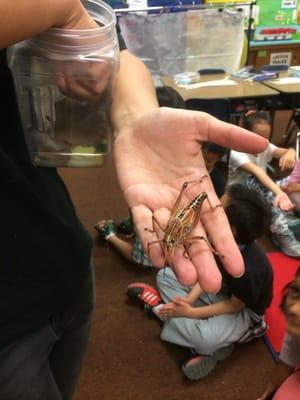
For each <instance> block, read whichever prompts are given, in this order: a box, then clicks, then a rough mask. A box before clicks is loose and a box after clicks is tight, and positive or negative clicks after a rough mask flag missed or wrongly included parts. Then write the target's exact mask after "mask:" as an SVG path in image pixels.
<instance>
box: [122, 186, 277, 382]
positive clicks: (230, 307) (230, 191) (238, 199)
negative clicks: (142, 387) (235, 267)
mask: <svg viewBox="0 0 300 400" xmlns="http://www.w3.org/2000/svg"><path fill="white" fill-rule="evenodd" d="M220 201H221V203H222V205H223V207H224V209H225V212H226V214H227V217H228V220H229V223H230V225H231V228H232V232H233V234H234V236H235V239H236V241H237V243H238V244H239V247H240V250H241V253H242V256H243V258H244V263H245V273H244V275H243V276H241V277H239V278H231V277H230V276H229V275H228V274H227V273H226V272H225V271H224V269H223V268H222V266H221V263H220V262H219V268H220V273H221V274H222V276H223V287H222V289H221V291H220V292H219V293H217V294H210V293H205V292H204V291H203V290H202V289H201V287H200V286H199V284H198V283H197V284H196V285H195V286H193V287H192V288H191V287H185V286H183V285H181V284H180V283H179V281H178V280H177V278H176V276H175V274H174V272H173V271H172V270H171V268H169V267H167V268H165V269H163V270H160V271H159V272H158V274H157V286H158V291H157V290H156V289H154V288H153V287H151V286H149V285H147V284H145V283H133V284H131V285H129V286H128V287H127V295H128V296H129V297H130V298H132V299H134V300H137V301H138V302H141V303H142V304H143V306H144V308H145V309H148V310H151V312H152V313H154V314H155V315H156V316H157V317H158V318H160V319H161V320H162V321H163V328H162V332H161V339H162V340H164V341H167V342H170V343H174V344H177V345H179V346H184V347H187V348H189V349H190V351H191V353H192V356H190V357H189V358H188V359H187V361H186V362H185V363H184V364H183V366H182V371H183V373H184V375H185V376H186V377H187V378H189V379H191V380H196V379H201V378H203V377H204V376H206V375H208V374H209V373H210V372H211V371H212V370H213V369H214V367H215V365H216V364H217V362H218V361H222V360H224V359H225V358H227V357H228V356H229V355H230V354H231V352H232V351H233V348H234V344H235V343H244V342H248V341H250V340H252V339H254V338H257V337H260V336H262V335H263V334H264V333H265V332H266V329H267V326H266V323H265V322H264V313H265V310H266V308H267V307H269V305H270V303H271V300H272V295H273V272H272V267H271V265H270V263H269V261H268V259H267V257H266V256H265V254H264V252H263V251H262V250H261V248H260V247H259V246H258V245H257V244H256V243H255V239H257V238H258V237H260V236H261V235H263V234H264V231H265V229H266V227H267V226H268V224H269V208H268V205H267V203H266V202H265V200H264V199H263V198H262V197H261V196H260V195H259V194H258V193H257V192H255V191H252V190H250V189H248V188H246V187H245V186H243V185H233V186H229V187H228V188H227V191H226V192H225V194H224V196H223V197H222V198H221V199H220ZM225 257H226V255H225Z"/></svg>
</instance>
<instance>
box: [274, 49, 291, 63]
mask: <svg viewBox="0 0 300 400" xmlns="http://www.w3.org/2000/svg"><path fill="white" fill-rule="evenodd" d="M291 60H292V52H290V51H287V52H283V53H271V55H270V64H271V65H291Z"/></svg>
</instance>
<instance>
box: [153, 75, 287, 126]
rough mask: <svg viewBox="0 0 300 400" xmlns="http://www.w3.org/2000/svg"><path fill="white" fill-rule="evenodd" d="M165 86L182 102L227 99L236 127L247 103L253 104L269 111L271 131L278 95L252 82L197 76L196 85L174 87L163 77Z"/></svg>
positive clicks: (274, 91)
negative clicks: (174, 91)
mask: <svg viewBox="0 0 300 400" xmlns="http://www.w3.org/2000/svg"><path fill="white" fill-rule="evenodd" d="M161 81H162V82H163V84H164V85H166V86H170V87H172V88H173V89H175V90H176V91H177V92H178V93H179V94H180V95H181V97H182V98H183V99H184V100H185V101H188V100H191V99H200V100H208V101H211V100H218V99H227V100H229V101H230V103H231V109H232V110H233V111H231V122H233V123H238V121H239V119H240V117H241V116H242V115H243V114H244V112H245V110H247V103H249V100H250V101H254V100H255V104H254V105H253V107H258V108H267V109H269V110H270V114H271V121H272V127H273V120H274V109H275V108H274V104H275V100H274V99H275V98H277V97H278V96H279V92H278V90H276V89H273V88H271V87H269V86H267V85H263V84H261V83H260V82H257V81H251V80H233V79H232V78H231V77H230V75H228V74H217V75H213V74H211V75H202V76H201V75H200V79H199V82H198V83H196V84H191V85H186V86H184V87H182V86H180V85H178V84H176V83H175V81H174V79H173V77H172V76H162V77H161Z"/></svg>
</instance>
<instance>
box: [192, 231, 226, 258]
mask: <svg viewBox="0 0 300 400" xmlns="http://www.w3.org/2000/svg"><path fill="white" fill-rule="evenodd" d="M197 240H203V241H204V242H205V243H206V244H207V246H208V248H209V249H210V251H211V252H212V253H213V254H215V255H216V256H218V257H220V258H224V256H223V255H221V254H220V253H218V252H217V250H215V249H214V248H213V246H212V245H211V244H210V243H209V241H208V240H207V239H206V237H205V236H192V237H189V238H188V239H187V240H186V243H188V244H189V245H190V246H191V245H192V244H193V243H195V242H196V241H197ZM185 245H186V244H185ZM190 246H189V247H190Z"/></svg>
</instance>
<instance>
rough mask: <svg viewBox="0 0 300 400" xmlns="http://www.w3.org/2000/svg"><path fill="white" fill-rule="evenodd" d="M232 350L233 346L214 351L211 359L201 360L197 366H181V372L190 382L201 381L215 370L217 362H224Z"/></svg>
mask: <svg viewBox="0 0 300 400" xmlns="http://www.w3.org/2000/svg"><path fill="white" fill-rule="evenodd" d="M233 349H234V345H233V344H232V345H230V346H228V347H225V348H223V349H220V350H218V351H216V352H215V353H214V354H213V355H212V356H211V357H207V358H205V359H203V360H202V361H201V362H199V363H198V364H197V363H195V364H191V365H183V367H182V371H183V373H184V375H185V376H186V377H187V378H188V379H190V380H192V381H195V380H198V379H202V378H204V377H205V376H207V375H209V374H210V372H211V371H212V370H213V369H214V368H215V366H216V365H217V363H218V362H220V361H225V360H226V358H228V357H229V356H230V355H231V353H232V352H233Z"/></svg>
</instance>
